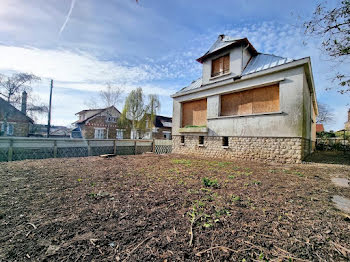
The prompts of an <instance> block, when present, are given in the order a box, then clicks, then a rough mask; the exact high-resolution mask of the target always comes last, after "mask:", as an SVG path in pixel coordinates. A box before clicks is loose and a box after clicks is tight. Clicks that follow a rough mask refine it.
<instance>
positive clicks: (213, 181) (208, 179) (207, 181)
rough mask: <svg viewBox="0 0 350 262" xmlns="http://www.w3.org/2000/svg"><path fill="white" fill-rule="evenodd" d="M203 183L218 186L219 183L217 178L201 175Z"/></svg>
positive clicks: (207, 185) (208, 185)
mask: <svg viewBox="0 0 350 262" xmlns="http://www.w3.org/2000/svg"><path fill="white" fill-rule="evenodd" d="M202 181H203V184H204V186H206V187H213V188H219V183H218V180H217V179H210V178H207V177H203V180H202Z"/></svg>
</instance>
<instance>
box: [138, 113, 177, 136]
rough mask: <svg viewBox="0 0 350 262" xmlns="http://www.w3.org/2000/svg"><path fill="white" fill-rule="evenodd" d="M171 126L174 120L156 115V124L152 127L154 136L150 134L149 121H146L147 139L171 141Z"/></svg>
mask: <svg viewBox="0 0 350 262" xmlns="http://www.w3.org/2000/svg"><path fill="white" fill-rule="evenodd" d="M171 126H172V118H171V117H167V116H161V115H156V116H155V118H154V124H153V126H152V136H151V134H150V129H151V128H150V127H149V121H146V128H147V129H148V132H146V134H145V136H144V138H145V139H151V138H153V139H165V140H171Z"/></svg>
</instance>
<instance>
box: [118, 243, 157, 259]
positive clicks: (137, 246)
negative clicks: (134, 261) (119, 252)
mask: <svg viewBox="0 0 350 262" xmlns="http://www.w3.org/2000/svg"><path fill="white" fill-rule="evenodd" d="M151 238H152V237H147V238H145V239H144V240H142V241H141V242H140V243H139V244H137V245H136V247H134V248H133V249H132V250H131V251H130V252H129V253H128V255H127V256H126V258H125V259H124V261H126V260H128V259H129V257H130V256H131V254H132V253H134V252H135V250H136V249H138V248H139V247H140V246H141V245H142V244H143V243H145V242H146V241H148V240H149V239H151Z"/></svg>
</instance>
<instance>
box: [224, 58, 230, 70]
mask: <svg viewBox="0 0 350 262" xmlns="http://www.w3.org/2000/svg"><path fill="white" fill-rule="evenodd" d="M223 60H224V61H223V63H224V67H223V69H224V70H223V73H228V72H229V71H230V56H229V55H226V56H224V57H223Z"/></svg>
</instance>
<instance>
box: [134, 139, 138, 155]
mask: <svg viewBox="0 0 350 262" xmlns="http://www.w3.org/2000/svg"><path fill="white" fill-rule="evenodd" d="M136 150H137V141H136V140H134V155H136Z"/></svg>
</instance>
